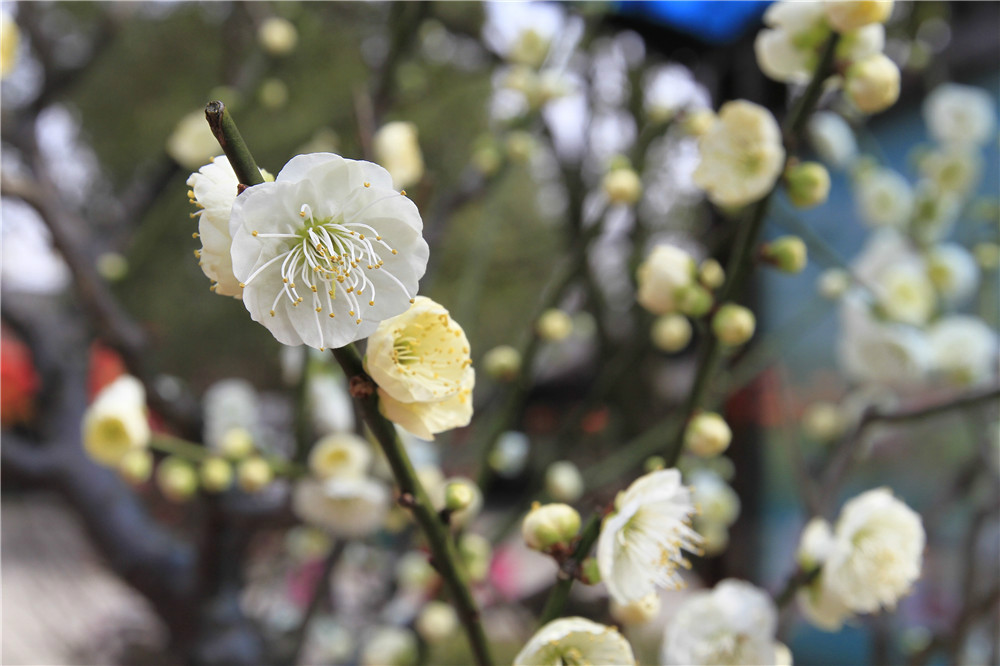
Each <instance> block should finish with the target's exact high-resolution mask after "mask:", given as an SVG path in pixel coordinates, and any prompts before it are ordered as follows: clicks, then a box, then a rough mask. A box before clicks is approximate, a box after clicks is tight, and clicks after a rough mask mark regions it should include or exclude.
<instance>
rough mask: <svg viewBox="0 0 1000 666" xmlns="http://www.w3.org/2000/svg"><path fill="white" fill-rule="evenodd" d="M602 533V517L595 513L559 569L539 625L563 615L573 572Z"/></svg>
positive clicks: (571, 585) (571, 584)
mask: <svg viewBox="0 0 1000 666" xmlns="http://www.w3.org/2000/svg"><path fill="white" fill-rule="evenodd" d="M600 534H601V517H600V515H599V514H596V513H595V514H594V515H592V516H591V517H590V520H588V521H587V524H586V525H585V526H584V528H583V532H581V533H580V540H579V541H578V542H577V544H576V548H574V549H573V554H572V555H571V556H570V557H569V559H568V560H566V562H564V563H563V566H562V567H561V568H560V569H559V580H558V581H557V582H556V584H555V587H553V588H552V592H551V593H549V599H548V601H546V602H545V608H544V609H543V610H542V616H541V619H540V620H539V621H538V625H539V626H544V625H546V624H548V623H549V622H551V621H552V620H554V619H556V618H557V617H559V616H560V615H562V612H563V607H564V606H565V605H566V599H567V598H568V597H569V590H570V588H571V587H573V578H574V576H573V573H574V571H576V570H578V569H579V567H580V564H581V563H582V562H583V560H584V559H586V557H587V555H588V554H589V553H590V549H591V548H593V547H594V543H596V542H597V537H598V536H600Z"/></svg>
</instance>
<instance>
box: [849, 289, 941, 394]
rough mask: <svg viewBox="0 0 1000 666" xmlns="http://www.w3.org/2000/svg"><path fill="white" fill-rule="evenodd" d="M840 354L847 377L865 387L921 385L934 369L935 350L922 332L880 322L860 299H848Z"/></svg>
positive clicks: (893, 323)
mask: <svg viewBox="0 0 1000 666" xmlns="http://www.w3.org/2000/svg"><path fill="white" fill-rule="evenodd" d="M837 352H838V357H839V359H840V364H841V367H842V369H843V371H844V374H845V375H846V376H847V378H848V379H850V380H852V381H855V382H858V383H861V384H876V385H883V386H897V387H906V386H913V385H919V384H920V383H921V382H922V381H923V380H924V379H925V378H926V376H927V373H928V371H929V370H930V366H931V349H930V345H929V343H928V341H927V335H926V334H925V333H924V332H923V331H922V330H920V329H918V328H916V327H913V326H909V325H906V324H900V323H896V322H880V321H878V320H876V319H875V318H874V316H873V315H872V312H871V308H870V306H869V305H868V304H867V303H865V302H863V301H861V300H860V299H858V298H856V297H850V298H845V299H844V305H843V307H842V308H841V332H840V339H839V340H838V344H837Z"/></svg>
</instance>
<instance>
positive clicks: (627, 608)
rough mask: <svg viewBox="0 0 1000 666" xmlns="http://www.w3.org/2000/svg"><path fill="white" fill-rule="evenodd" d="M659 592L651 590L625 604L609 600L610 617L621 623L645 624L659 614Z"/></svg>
mask: <svg viewBox="0 0 1000 666" xmlns="http://www.w3.org/2000/svg"><path fill="white" fill-rule="evenodd" d="M661 606H662V604H661V603H660V593H659V592H652V593H650V594H647V595H646V596H644V597H643V598H642V599H639V600H637V601H632V602H629V603H627V604H620V603H618V602H617V601H615V600H614V599H612V600H611V607H610V609H609V610H610V611H611V617H613V618H614V619H615V620H616V621H618V622H621V623H622V624H626V625H630V624H645V623H646V622H649V621H650V620H652V619H653V618H655V617H656V616H657V615H659V614H660V608H661Z"/></svg>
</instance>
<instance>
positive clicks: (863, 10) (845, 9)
mask: <svg viewBox="0 0 1000 666" xmlns="http://www.w3.org/2000/svg"><path fill="white" fill-rule="evenodd" d="M892 5H893V0H826V2H825V3H824V5H823V10H824V12H825V13H826V20H827V22H828V23H829V24H830V27H831V28H833V29H834V30H836V31H837V32H839V33H845V32H853V31H854V30H857V29H858V28H863V27H864V26H866V25H870V24H872V23H885V22H886V21H888V20H889V15H890V14H892Z"/></svg>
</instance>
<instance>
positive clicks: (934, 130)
mask: <svg viewBox="0 0 1000 666" xmlns="http://www.w3.org/2000/svg"><path fill="white" fill-rule="evenodd" d="M923 112H924V122H925V123H927V129H928V131H929V132H930V135H931V136H932V137H933V138H934V139H935V140H937V141H940V142H941V143H943V144H957V145H962V146H969V145H974V146H980V145H983V144H985V143H986V142H988V141H989V140H990V139H992V138H994V136H995V132H996V115H997V107H996V101H995V99H994V98H993V96H992V95H991V94H990V93H989V92H987V91H985V90H982V89H980V88H975V87H972V86H965V85H961V84H958V83H944V84H941V85H939V86H938V87H937V88H935V89H934V90H933V91H931V93H930V94H929V95H928V96H927V98H926V99H925V100H924V106H923Z"/></svg>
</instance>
